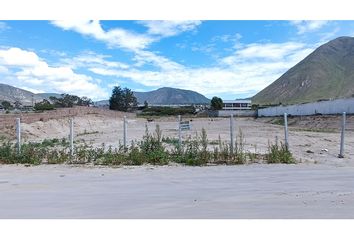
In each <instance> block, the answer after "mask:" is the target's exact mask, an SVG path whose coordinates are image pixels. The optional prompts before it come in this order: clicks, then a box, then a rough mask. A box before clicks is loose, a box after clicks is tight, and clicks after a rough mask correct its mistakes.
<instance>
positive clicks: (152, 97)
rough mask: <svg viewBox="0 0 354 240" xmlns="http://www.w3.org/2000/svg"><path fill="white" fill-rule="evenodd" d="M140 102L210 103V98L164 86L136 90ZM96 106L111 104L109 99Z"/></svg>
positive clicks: (170, 103)
mask: <svg viewBox="0 0 354 240" xmlns="http://www.w3.org/2000/svg"><path fill="white" fill-rule="evenodd" d="M134 96H135V97H136V98H137V100H138V103H139V104H144V102H145V101H147V102H148V104H152V105H178V104H209V103H210V99H208V98H206V97H205V96H203V95H202V94H200V93H198V92H194V91H191V90H184V89H178V88H169V87H163V88H159V89H157V90H153V91H150V92H134ZM95 105H96V106H105V105H109V101H108V100H102V101H97V102H95Z"/></svg>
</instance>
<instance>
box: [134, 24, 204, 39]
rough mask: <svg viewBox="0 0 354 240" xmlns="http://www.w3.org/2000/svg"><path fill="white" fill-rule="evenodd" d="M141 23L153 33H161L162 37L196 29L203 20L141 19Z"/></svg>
mask: <svg viewBox="0 0 354 240" xmlns="http://www.w3.org/2000/svg"><path fill="white" fill-rule="evenodd" d="M139 23H140V24H142V25H144V26H145V27H147V28H148V33H149V34H151V35H159V36H162V37H171V36H175V35H178V34H180V33H182V32H186V31H192V30H194V29H196V28H197V27H198V26H199V25H200V24H201V23H202V22H201V21H188V20H184V21H165V20H160V21H139Z"/></svg>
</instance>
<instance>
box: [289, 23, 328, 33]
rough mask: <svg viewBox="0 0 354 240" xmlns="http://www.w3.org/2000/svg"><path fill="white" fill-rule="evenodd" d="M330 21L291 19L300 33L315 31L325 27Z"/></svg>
mask: <svg viewBox="0 0 354 240" xmlns="http://www.w3.org/2000/svg"><path fill="white" fill-rule="evenodd" d="M328 22H329V21H324V20H312V21H311V20H296V21H290V23H291V24H292V25H294V26H295V27H296V28H297V33H298V34H304V33H307V32H314V31H317V30H319V29H321V28H322V27H324V26H325V25H326V24H327V23H328Z"/></svg>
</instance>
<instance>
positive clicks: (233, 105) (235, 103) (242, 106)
mask: <svg viewBox="0 0 354 240" xmlns="http://www.w3.org/2000/svg"><path fill="white" fill-rule="evenodd" d="M223 103H224V106H223V108H222V110H226V111H230V110H251V107H252V101H251V100H237V99H236V100H223Z"/></svg>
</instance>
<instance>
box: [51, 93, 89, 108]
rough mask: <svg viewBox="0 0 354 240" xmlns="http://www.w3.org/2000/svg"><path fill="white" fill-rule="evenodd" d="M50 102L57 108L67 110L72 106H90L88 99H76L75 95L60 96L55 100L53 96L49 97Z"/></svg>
mask: <svg viewBox="0 0 354 240" xmlns="http://www.w3.org/2000/svg"><path fill="white" fill-rule="evenodd" d="M49 99H50V101H51V102H52V103H53V104H54V106H55V107H57V108H67V107H73V106H90V104H92V103H93V102H92V100H91V99H90V98H88V97H82V98H80V97H78V96H76V95H70V94H61V97H59V98H57V97H54V96H51V97H49Z"/></svg>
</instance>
